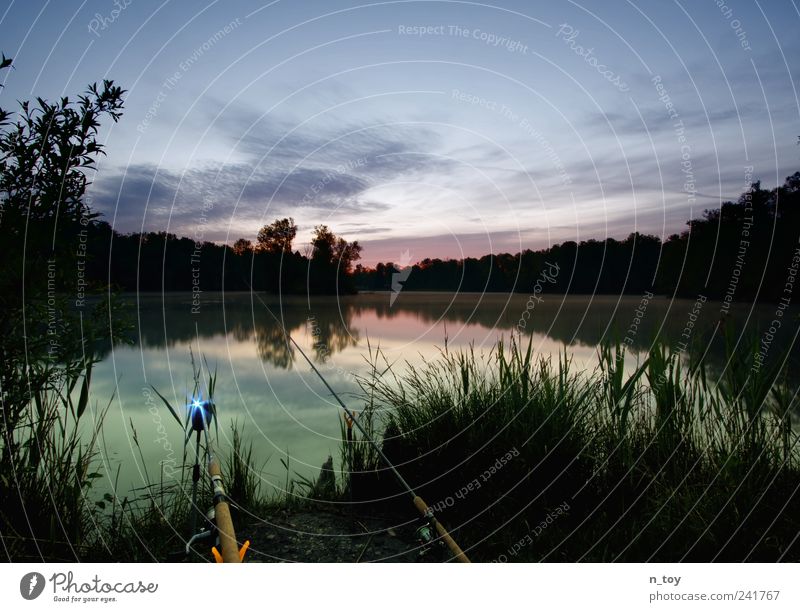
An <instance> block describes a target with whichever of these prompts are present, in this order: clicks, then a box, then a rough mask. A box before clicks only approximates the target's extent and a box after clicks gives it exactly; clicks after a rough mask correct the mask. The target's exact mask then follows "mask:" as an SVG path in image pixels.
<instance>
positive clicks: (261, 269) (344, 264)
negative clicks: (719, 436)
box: [85, 218, 362, 296]
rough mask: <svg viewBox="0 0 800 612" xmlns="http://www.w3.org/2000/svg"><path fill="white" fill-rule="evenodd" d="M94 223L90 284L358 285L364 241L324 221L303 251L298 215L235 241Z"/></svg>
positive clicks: (189, 287) (144, 287)
mask: <svg viewBox="0 0 800 612" xmlns="http://www.w3.org/2000/svg"><path fill="white" fill-rule="evenodd" d="M87 230H88V236H87V238H86V240H85V242H86V244H87V251H88V252H89V254H90V256H89V257H87V259H88V264H87V277H88V279H89V283H90V286H97V287H104V286H106V285H110V286H111V287H113V288H115V289H117V290H121V291H189V292H192V293H193V294H195V295H198V296H199V295H201V294H202V292H206V291H220V290H223V289H224V290H227V291H244V290H255V291H269V292H278V291H279V290H280V291H282V292H283V293H312V294H333V293H338V294H348V293H354V292H355V286H354V284H353V275H352V272H353V263H354V262H355V261H357V260H358V259H359V257H360V253H361V249H362V247H361V246H360V245H359V244H358V242H357V241H356V242H348V241H346V240H345V239H344V238H341V237H339V236H336V235H335V234H334V233H333V232H331V230H330V229H329V228H328V227H327V226H325V225H319V226H317V227H316V228H315V230H314V236H313V239H312V242H311V249H310V253H309V255H308V256H306V255H302V254H300V252H299V251H293V250H292V242H293V240H294V238H295V237H296V235H297V226H296V225H295V223H294V220H293V219H291V218H288V219H278V220H276V221H274V222H273V223H272V224H270V225H265V226H264V227H263V228H261V230H260V231H259V233H258V239H257V241H256V243H255V244H253V243H252V242H251V241H249V240H246V239H244V238H240V239H239V240H237V241H236V242H235V243H234V244H233V246H228V245H224V244H216V243H214V242H209V241H195V240H192V239H191V238H186V237H182V238H179V237H178V236H177V235H175V234H172V233H167V232H143V233H130V234H123V233H120V232H118V231H116V230H114V229H113V228H112V227H111V226H110V225H109V224H108V223H106V222H104V221H96V222H94V223H92V224H91V225H90V226H89V227H88V228H87Z"/></svg>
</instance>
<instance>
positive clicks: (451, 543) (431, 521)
mask: <svg viewBox="0 0 800 612" xmlns="http://www.w3.org/2000/svg"><path fill="white" fill-rule="evenodd" d="M259 299H260V298H259ZM261 303H262V304H263V306H264V308H266V309H267V312H269V313H270V315H272V318H273V319H275V321H276V322H277V323H278V325H280V327H281V330H282V331H283V333H284V335H285V336H286V338H287V339H288V340H289V341H290V342H291V343H292V344H294V346H295V347H296V348H297V350H298V351H299V352H300V354H301V355H302V356H303V358H304V359H305V360H306V362H307V363H308V365H309V366H311V369H312V370H313V371H314V373H315V374H316V375H317V376H318V377H319V379H320V380H321V381H322V383H323V384H324V385H325V387H327V389H328V391H330V392H331V395H333V397H334V398H336V401H337V402H338V403H339V405H340V406H341V407H342V410H344V413H345V415H346V417H347V419H348V421H349V423H352V424H353V425H355V426H356V427H357V428H358V430H359V431H360V432H361V435H362V436H364V439H365V440H367V442H369V443H370V444H371V445H372V447H373V448H374V449H375V451H376V452H377V453H378V456H379V457H380V458H381V459H382V460H383V462H384V463H385V464H386V465H387V466H388V467H389V470H390V471H391V472H392V474H394V476H395V478H397V481H398V482H399V483H400V485H401V486H402V487H403V488H404V489H405V490H406V493H408V494H409V495H410V496H411V502H412V503H413V504H414V507H415V508H416V509H417V511H418V512H419V513H420V514H421V515H422V518H424V519H425V520H426V521H427V523H428V525H429V526H430V527H431V528H432V529H434V530H435V531H436V533H437V534H438V535H439V538H440V539H441V541H442V542H444V543H445V545H446V546H447V548H449V549H450V552H452V553H453V556H454V557H455V559H456V561H459V562H461V563H470V560H469V558H468V557H467V555H466V554H465V553H464V551H463V550H461V547H460V546H459V545H458V544H457V543H456V541H455V540H454V539H453V538H452V536H451V535H450V534H449V533H448V532H447V529H445V527H444V525H442V524H441V523H440V522H439V521H438V520H437V519H436V516H435V515H434V513H433V509H432V508H431V507H430V506H428V504H427V503H425V501H424V500H423V499H422V498H421V497H420V496H419V495H417V494H416V493H415V492H414V489H413V488H411V485H410V484H408V482H407V481H406V479H405V478H403V475H402V474H401V473H400V472H399V471H398V470H397V468H396V467H395V466H394V464H393V463H392V462H391V461H389V458H388V457H387V456H386V455H385V454H384V452H383V449H382V448H381V447H380V446H379V445H378V443H377V442H375V440H374V439H373V438H372V436H370V435H369V433H367V431H366V429H364V428H363V427H362V426H361V423H360V422H359V421H358V419H356V416H355V413H353V412H352V411H351V410H350V409H349V408H348V407H347V406H346V405H345V403H344V402H343V401H342V399H341V398H340V397H339V395H338V394H337V393H336V391H334V390H333V388H332V387H331V386H330V385H329V384H328V381H327V380H325V377H324V376H323V375H322V373H321V372H320V371H319V370H318V369H317V367H316V366H315V365H314V362H313V361H311V359H309V357H308V355H306V353H305V351H304V350H303V349H302V347H301V346H300V345H299V344H298V343H297V341H296V340H295V339H294V338H293V337H292V336H291V334H289V332H288V331H287V330H286V327H284V325H283V323H282V322H281V320H280V319H278V317H276V316H275V313H274V312H272V310H271V309H270V308H269V306H267V305H266V304H265V303H264V301H263V300H261ZM349 423H348V424H349ZM418 534H419V535H420V539H422V541H423V543H424V544H429V543H431V542H432V541H433V535H432V534H431V533H430V531H429V530H427V529H421V530H419V531H418Z"/></svg>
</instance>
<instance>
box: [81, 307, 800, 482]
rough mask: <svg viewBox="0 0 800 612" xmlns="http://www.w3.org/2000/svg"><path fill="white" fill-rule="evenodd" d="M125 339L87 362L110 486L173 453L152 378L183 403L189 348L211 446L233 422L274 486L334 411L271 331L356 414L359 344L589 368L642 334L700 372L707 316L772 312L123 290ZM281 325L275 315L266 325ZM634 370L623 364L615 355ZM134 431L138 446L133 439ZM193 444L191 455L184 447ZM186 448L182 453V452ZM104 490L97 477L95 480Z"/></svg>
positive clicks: (402, 357)
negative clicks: (689, 353)
mask: <svg viewBox="0 0 800 612" xmlns="http://www.w3.org/2000/svg"><path fill="white" fill-rule="evenodd" d="M123 300H124V301H125V302H126V303H127V304H128V306H127V307H126V308H127V310H128V312H129V314H130V316H131V319H132V320H133V322H134V326H135V332H134V338H133V340H134V342H133V344H131V345H116V346H114V347H113V348H110V349H108V350H107V351H106V352H105V354H104V355H103V359H102V361H101V362H100V363H99V364H98V365H97V366H96V367H95V371H94V374H93V379H92V400H93V402H92V403H93V404H95V405H96V406H99V407H102V406H105V405H106V404H108V403H109V401H111V404H110V408H109V411H108V415H107V417H106V421H105V427H104V429H103V432H104V440H103V442H104V448H105V452H104V453H103V460H104V462H105V467H106V469H105V470H104V477H109V478H110V476H108V475H109V474H110V475H113V474H115V473H116V470H117V468H118V467H119V469H120V482H119V493H120V494H122V495H124V494H126V493H127V491H128V489H129V488H132V487H137V486H142V485H143V484H144V483H145V482H146V474H149V477H150V479H151V480H155V481H157V480H158V478H159V472H160V467H159V466H160V465H164V466H165V467H166V469H167V471H169V469H170V467H179V466H180V464H181V461H182V449H183V434H182V432H181V430H180V427H179V426H178V425H177V423H176V422H175V421H174V420H173V419H172V417H171V416H170V415H169V412H168V411H167V409H166V408H165V407H164V405H163V403H162V402H161V400H160V399H159V398H158V397H157V396H156V395H155V394H154V393H153V392H152V390H151V386H152V387H155V388H156V389H157V390H158V391H159V392H160V393H162V394H163V395H164V396H165V397H167V398H168V399H169V400H170V401H171V402H172V404H173V405H174V406H179V407H183V406H185V404H186V401H187V393H190V392H191V389H192V365H191V359H190V354H191V353H193V354H194V355H195V357H196V358H197V357H198V356H202V357H203V358H204V359H205V360H206V361H207V362H208V364H209V366H210V368H211V369H212V370H214V369H215V368H216V371H217V387H216V392H215V400H216V404H217V410H218V412H219V418H220V422H219V437H220V440H219V446H220V450H222V451H226V450H227V448H228V446H229V439H230V425H231V423H232V422H234V421H236V422H238V423H239V425H240V426H241V428H242V429H243V430H244V432H245V436H246V439H247V440H249V441H252V442H253V445H254V449H255V455H256V457H257V461H258V464H257V465H258V466H261V465H262V464H263V465H264V471H263V478H264V480H265V484H266V486H267V488H270V487H274V488H275V489H278V490H280V489H281V488H282V487H283V483H284V482H285V478H286V471H285V469H284V468H283V466H282V464H281V461H280V459H283V460H284V461H286V460H288V462H289V465H290V469H291V471H292V473H293V474H294V473H299V474H302V475H304V476H308V477H311V476H315V475H316V474H318V473H319V467H320V466H321V465H322V463H323V462H324V461H325V459H326V458H327V457H328V455H332V456H333V458H334V459H335V460H338V458H339V443H340V428H339V427H340V426H339V415H340V413H341V409H340V408H339V406H338V405H337V403H336V401H335V400H334V398H333V397H332V396H331V395H330V393H329V392H328V391H327V389H325V387H324V385H323V384H322V383H321V382H320V380H319V379H318V378H317V377H316V375H315V374H314V373H313V372H312V371H311V369H310V368H309V366H308V364H307V363H306V362H305V361H304V360H303V359H302V356H301V355H299V353H298V352H297V350H296V349H294V350H293V349H292V348H290V346H289V345H288V344H287V341H286V338H285V336H284V334H283V331H282V326H283V327H285V329H286V330H287V331H288V332H289V333H290V334H291V335H292V337H293V338H295V340H296V341H297V342H298V343H299V344H300V346H301V347H303V350H304V351H305V352H306V353H307V354H308V356H309V357H310V358H311V359H312V360H313V361H314V362H315V364H316V365H317V367H318V368H319V370H320V371H321V373H322V374H323V375H324V376H325V378H326V379H327V380H328V382H329V383H330V385H331V386H332V387H333V388H334V389H335V390H336V391H337V393H339V394H340V395H341V396H342V397H343V398H344V400H345V402H348V403H349V406H350V407H351V408H352V409H355V410H358V409H359V408H360V402H359V400H358V397H357V392H358V385H357V383H356V380H355V376H356V375H359V374H362V375H363V374H366V373H367V372H368V371H369V355H370V350H372V352H373V353H374V352H375V351H376V350H377V349H378V348H379V349H380V350H381V351H382V353H383V354H384V355H385V357H386V359H387V360H388V361H389V362H390V363H394V366H393V367H394V369H395V370H396V371H397V372H402V371H403V369H404V368H405V367H406V364H407V363H412V364H416V365H419V364H420V363H421V362H422V360H424V359H435V358H436V357H437V355H438V354H439V352H440V351H441V350H443V349H444V348H445V344H446V345H447V348H448V350H456V349H461V348H465V347H468V346H469V345H472V346H474V350H475V352H476V353H477V354H480V353H481V352H483V353H488V352H490V351H491V350H492V348H493V346H494V345H495V344H496V343H497V342H498V340H500V339H501V338H502V339H506V340H508V339H509V338H510V337H511V336H512V334H513V335H514V336H518V335H522V336H524V337H525V339H526V342H527V338H528V336H530V335H532V336H533V337H532V342H533V347H534V351H535V352H536V353H537V354H539V355H545V356H550V355H554V356H556V358H557V356H558V354H559V353H560V352H561V353H563V352H564V350H565V347H566V351H567V352H568V353H569V354H570V355H571V356H572V358H573V360H574V364H575V367H579V368H589V369H593V368H594V367H595V366H596V356H597V352H596V351H597V345H598V344H599V343H600V342H603V341H612V342H614V341H619V342H623V343H625V344H627V345H628V346H629V347H630V350H631V351H632V352H633V353H636V352H641V351H645V350H647V348H648V347H649V346H650V345H651V344H652V342H653V340H654V338H656V337H660V338H662V339H663V340H664V341H665V342H668V343H669V344H670V346H673V347H678V348H680V347H682V346H689V345H690V343H692V342H694V343H696V344H697V345H698V346H700V347H702V348H703V349H704V350H706V351H707V359H708V361H709V364H710V368H711V370H712V372H713V371H717V372H719V371H721V370H722V368H723V367H724V349H723V343H722V341H721V336H722V333H721V331H720V330H721V327H720V326H719V322H720V320H723V321H724V323H723V327H727V328H730V330H731V331H733V332H734V333H735V338H736V339H742V338H744V339H747V338H750V339H751V340H752V339H753V338H758V339H759V340H760V339H761V338H762V336H763V333H764V332H765V331H766V330H768V328H769V326H770V322H771V321H772V320H773V319H774V318H775V312H776V306H775V305H772V304H766V305H759V306H755V307H753V306H751V305H743V304H738V305H733V306H732V307H731V308H730V311H729V313H727V314H726V315H725V316H723V317H721V310H722V308H721V304H720V303H713V302H710V301H704V300H703V299H702V298H701V299H699V300H691V299H689V300H678V299H675V300H670V299H666V298H661V297H651V296H648V295H645V296H624V297H616V296H614V297H611V296H594V297H590V296H571V297H566V298H564V297H563V296H560V295H551V294H540V295H537V296H534V298H533V299H531V297H530V296H527V295H523V294H519V295H517V294H514V295H509V294H457V295H454V294H443V293H413V292H405V293H400V294H399V295H394V296H393V295H392V294H390V293H388V292H387V293H364V294H360V295H356V296H347V297H340V298H337V297H318V298H312V299H308V298H306V297H296V296H292V297H284V298H279V297H278V296H274V295H262V294H249V293H227V294H224V295H223V294H220V293H216V294H212V293H203V294H202V296H201V299H200V300H199V302H197V301H195V302H194V303H193V301H192V296H191V294H166V295H163V296H162V295H151V294H140V295H138V296H137V295H127V296H123ZM279 320H280V321H281V323H280V324H279V323H278V321H279ZM782 321H783V325H782V327H781V328H780V329H779V330H778V333H777V334H775V339H774V341H773V343H772V345H771V347H770V352H771V354H773V355H777V354H778V353H779V352H780V350H782V347H785V346H787V345H788V343H789V342H791V341H792V339H793V336H794V335H795V333H796V332H797V311H796V309H794V308H792V309H789V310H788V311H787V312H786V313H784V315H783V317H782ZM626 365H627V366H628V367H632V366H633V359H630V360H628V363H627V364H626ZM134 430H135V432H136V436H137V438H138V440H139V446H140V447H141V454H140V452H139V450H138V449H137V448H136V445H135V444H134V439H133V433H134ZM192 453H193V451H192ZM192 453H190V454H189V457H190V458H192ZM106 482H107V485H108V486H109V487H110V486H111V482H110V480H108V481H106Z"/></svg>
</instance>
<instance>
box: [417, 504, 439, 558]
mask: <svg viewBox="0 0 800 612" xmlns="http://www.w3.org/2000/svg"><path fill="white" fill-rule="evenodd" d="M423 518H424V520H425V522H424V523H423V524H422V525H420V526H419V527H418V528H417V530H416V532H415V534H416V536H417V541H419V543H420V549H419V553H418V554H417V559H418V560H425V559H426V558H427V557H430V556H431V555H433V556H438V557H440V558H441V557H442V556H443V554H444V549H445V545H444V542H443V541H442V540H441V539H440V538H439V537H438V536H437V535H436V524H435V521H436V519H435V518H434V517H433V511H432V510H428V511H427V512H426V513H425V516H424V517H423Z"/></svg>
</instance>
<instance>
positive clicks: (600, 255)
mask: <svg viewBox="0 0 800 612" xmlns="http://www.w3.org/2000/svg"><path fill="white" fill-rule="evenodd" d="M687 226H688V229H686V230H685V231H684V232H682V233H680V234H673V235H671V236H669V238H668V239H667V240H665V241H663V242H662V241H661V240H660V239H659V238H658V237H657V236H651V235H646V234H640V233H632V234H630V235H629V236H628V237H627V238H626V239H624V240H615V239H613V238H608V239H606V240H585V241H581V242H580V243H576V242H572V241H568V242H564V243H562V244H557V245H555V246H552V247H550V248H548V249H542V250H539V251H532V250H525V251H523V252H522V253H517V254H516V255H511V254H508V253H501V254H499V255H485V256H483V257H481V258H472V257H467V258H465V259H458V260H457V259H445V260H442V259H424V260H422V261H421V262H419V263H417V264H415V265H414V266H412V267H411V269H410V270H409V269H407V268H406V269H404V270H400V269H399V268H398V266H396V265H395V264H393V263H391V262H389V263H379V264H378V265H377V266H376V267H375V268H364V267H362V266H357V267H356V269H355V284H356V286H357V287H359V288H360V289H367V290H392V291H395V292H397V291H400V290H401V289H402V290H404V291H462V292H473V291H479V292H482V291H488V292H496V291H503V292H518V293H531V292H536V293H539V292H542V293H548V292H552V293H570V294H595V293H600V294H622V293H628V294H643V293H645V292H648V291H652V292H654V293H657V294H665V295H677V296H682V297H696V296H697V295H701V294H702V295H704V296H705V297H707V298H709V299H721V300H724V301H726V302H731V301H736V300H753V299H760V300H769V301H776V300H779V299H781V298H787V297H789V298H790V297H791V291H792V288H793V287H792V286H790V285H792V284H793V278H794V272H796V270H797V262H798V259H796V258H797V257H798V255H800V251H799V250H798V237H799V236H800V172H795V173H794V174H793V175H792V176H789V177H787V178H786V181H785V183H784V184H783V185H782V186H780V187H777V188H775V189H772V190H767V189H762V188H761V183H760V181H759V182H755V183H752V185H751V186H750V188H749V189H748V190H747V191H745V192H744V193H742V194H741V196H740V197H739V199H738V200H737V201H736V202H724V203H723V204H722V205H721V207H720V208H715V209H710V210H706V211H704V213H703V215H702V217H701V218H699V219H692V220H690V221H688V222H687ZM792 266H794V267H792Z"/></svg>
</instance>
